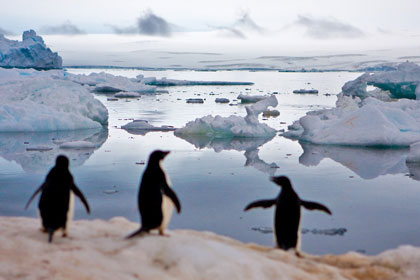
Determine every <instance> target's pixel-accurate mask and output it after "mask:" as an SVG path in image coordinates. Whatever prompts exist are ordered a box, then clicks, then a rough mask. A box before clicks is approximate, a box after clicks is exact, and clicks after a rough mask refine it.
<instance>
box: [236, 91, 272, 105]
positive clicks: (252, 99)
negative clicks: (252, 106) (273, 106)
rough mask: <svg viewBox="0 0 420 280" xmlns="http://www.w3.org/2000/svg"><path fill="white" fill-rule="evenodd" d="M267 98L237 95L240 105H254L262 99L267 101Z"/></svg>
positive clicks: (264, 96)
mask: <svg viewBox="0 0 420 280" xmlns="http://www.w3.org/2000/svg"><path fill="white" fill-rule="evenodd" d="M268 97H269V96H267V95H246V94H242V93H241V94H239V95H238V97H237V99H239V100H241V103H255V102H258V101H261V100H264V99H267V98H268Z"/></svg>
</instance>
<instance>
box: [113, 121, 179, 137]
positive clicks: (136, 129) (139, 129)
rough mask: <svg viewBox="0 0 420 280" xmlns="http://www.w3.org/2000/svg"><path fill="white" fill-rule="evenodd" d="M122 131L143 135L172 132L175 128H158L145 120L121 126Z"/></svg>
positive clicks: (166, 126) (165, 126) (168, 126)
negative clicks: (155, 132) (154, 132)
mask: <svg viewBox="0 0 420 280" xmlns="http://www.w3.org/2000/svg"><path fill="white" fill-rule="evenodd" d="M121 128H122V129H124V130H127V131H128V132H130V133H132V134H140V135H145V134H146V133H147V132H150V131H174V130H175V129H176V128H174V127H173V126H170V125H162V126H160V127H158V126H154V125H151V124H150V123H149V122H148V121H146V120H134V121H132V122H129V123H128V124H125V125H123V126H121Z"/></svg>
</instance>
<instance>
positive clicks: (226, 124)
mask: <svg viewBox="0 0 420 280" xmlns="http://www.w3.org/2000/svg"><path fill="white" fill-rule="evenodd" d="M277 104H278V102H277V99H276V97H275V96H274V95H272V96H270V97H267V98H266V99H264V100H261V101H259V102H257V103H255V104H253V105H251V106H246V107H245V109H246V113H247V115H246V116H245V117H240V116H234V115H231V116H229V117H222V116H219V115H217V116H215V117H213V116H211V115H208V116H205V117H202V118H197V119H195V120H194V121H191V122H188V123H187V124H186V125H185V127H182V128H178V129H177V130H175V135H176V136H180V137H183V136H185V135H205V136H208V137H215V138H229V137H272V136H274V135H275V134H276V130H275V129H273V128H271V127H269V126H268V125H266V124H263V123H260V122H259V121H258V115H259V114H261V113H262V112H263V111H265V110H266V109H267V108H268V107H269V106H272V107H276V106H277Z"/></svg>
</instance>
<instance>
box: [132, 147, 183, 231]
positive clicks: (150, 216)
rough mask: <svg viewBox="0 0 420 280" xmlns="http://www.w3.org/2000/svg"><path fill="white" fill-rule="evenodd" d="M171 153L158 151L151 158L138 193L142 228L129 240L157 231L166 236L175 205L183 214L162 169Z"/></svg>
mask: <svg viewBox="0 0 420 280" xmlns="http://www.w3.org/2000/svg"><path fill="white" fill-rule="evenodd" d="M169 153H170V152H169V151H161V150H156V151H153V152H152V153H151V154H150V156H149V161H148V163H147V167H146V170H145V171H144V172H143V176H142V179H141V183H140V187H139V192H138V209H139V212H140V218H141V227H140V229H139V230H137V231H135V232H133V233H132V234H130V235H129V236H127V238H132V237H134V236H137V235H141V234H143V233H149V232H150V231H151V230H155V229H157V230H158V231H159V234H160V235H165V229H166V227H167V226H168V224H169V221H170V219H171V216H172V211H173V206H174V205H175V207H176V210H177V212H178V213H180V212H181V204H180V203H179V200H178V197H177V196H176V194H175V192H174V191H173V190H172V189H171V187H170V186H169V184H168V180H167V177H166V174H165V172H164V171H163V169H162V167H161V162H162V160H163V159H164V158H165V157H166V156H167V155H168V154H169Z"/></svg>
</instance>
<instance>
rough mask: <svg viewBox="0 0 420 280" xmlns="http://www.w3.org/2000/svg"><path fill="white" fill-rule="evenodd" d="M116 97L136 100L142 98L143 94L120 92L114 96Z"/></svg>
mask: <svg viewBox="0 0 420 280" xmlns="http://www.w3.org/2000/svg"><path fill="white" fill-rule="evenodd" d="M114 96H115V97H118V98H136V97H141V94H140V93H139V92H132V91H120V92H119V93H116V94H114Z"/></svg>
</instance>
